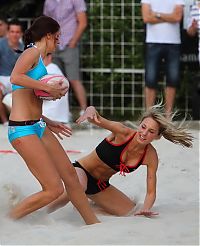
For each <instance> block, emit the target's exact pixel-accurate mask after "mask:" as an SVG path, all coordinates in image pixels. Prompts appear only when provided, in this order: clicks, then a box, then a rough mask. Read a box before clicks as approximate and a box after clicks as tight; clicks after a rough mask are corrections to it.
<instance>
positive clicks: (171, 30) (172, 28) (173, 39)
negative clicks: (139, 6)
mask: <svg viewBox="0 0 200 246" xmlns="http://www.w3.org/2000/svg"><path fill="white" fill-rule="evenodd" d="M141 3H145V4H150V5H151V9H152V11H154V12H159V13H165V14H170V13H172V12H173V10H174V8H175V6H176V5H183V6H184V5H185V3H184V0H164V1H161V0H142V1H141ZM146 28H147V35H146V42H147V43H165V44H180V43H181V38H180V23H170V22H163V23H156V24H150V23H147V26H146Z"/></svg>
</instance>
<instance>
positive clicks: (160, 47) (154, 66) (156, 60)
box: [145, 43, 180, 88]
mask: <svg viewBox="0 0 200 246" xmlns="http://www.w3.org/2000/svg"><path fill="white" fill-rule="evenodd" d="M163 60H164V63H165V73H166V85H167V86H169V87H178V85H179V78H180V44H159V43H147V44H146V58H145V84H146V86H147V87H149V88H156V87H157V83H158V76H159V72H160V65H161V64H162V61H163Z"/></svg>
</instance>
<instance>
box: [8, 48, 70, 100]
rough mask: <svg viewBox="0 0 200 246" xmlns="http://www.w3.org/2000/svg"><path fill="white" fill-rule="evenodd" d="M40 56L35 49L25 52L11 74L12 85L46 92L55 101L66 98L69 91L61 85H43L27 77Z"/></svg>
mask: <svg viewBox="0 0 200 246" xmlns="http://www.w3.org/2000/svg"><path fill="white" fill-rule="evenodd" d="M39 56H40V53H39V51H38V50H37V49H35V48H29V49H27V50H25V51H24V52H23V53H22V54H21V56H20V57H19V59H18V60H17V62H16V64H15V67H14V69H13V71H12V73H11V77H10V81H11V83H12V84H16V85H21V86H24V87H26V88H30V89H37V90H43V91H46V92H47V93H49V94H51V95H52V96H53V97H54V98H55V99H57V98H61V96H64V95H65V94H66V92H67V89H66V88H65V87H62V85H61V84H59V83H57V84H55V85H48V84H47V83H41V82H40V81H38V80H35V79H32V78H30V77H29V76H27V75H26V73H27V72H28V71H29V70H30V69H32V68H33V67H34V66H35V65H36V64H37V63H38V60H39Z"/></svg>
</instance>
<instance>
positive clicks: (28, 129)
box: [8, 119, 46, 143]
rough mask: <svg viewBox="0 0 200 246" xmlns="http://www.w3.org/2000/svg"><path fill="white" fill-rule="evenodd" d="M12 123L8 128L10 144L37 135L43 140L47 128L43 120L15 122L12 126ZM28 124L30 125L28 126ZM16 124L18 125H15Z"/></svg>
mask: <svg viewBox="0 0 200 246" xmlns="http://www.w3.org/2000/svg"><path fill="white" fill-rule="evenodd" d="M10 122H11V121H10ZM10 122H9V126H8V139H9V141H10V143H11V142H12V141H13V140H15V139H17V138H21V137H24V136H29V135H37V136H38V137H39V138H41V137H42V136H43V134H44V131H45V128H46V123H45V122H44V121H43V119H40V120H36V121H23V122H21V121H14V122H12V124H10ZM27 122H28V124H27V125H26V123H27ZM15 123H16V125H14V124H15ZM31 123H32V124H31ZM20 124H22V125H20Z"/></svg>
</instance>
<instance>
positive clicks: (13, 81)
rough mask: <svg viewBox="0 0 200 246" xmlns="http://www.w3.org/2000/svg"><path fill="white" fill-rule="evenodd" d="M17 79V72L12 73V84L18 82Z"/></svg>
mask: <svg viewBox="0 0 200 246" xmlns="http://www.w3.org/2000/svg"><path fill="white" fill-rule="evenodd" d="M16 81H17V76H16V75H15V74H11V75H10V83H11V84H16Z"/></svg>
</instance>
